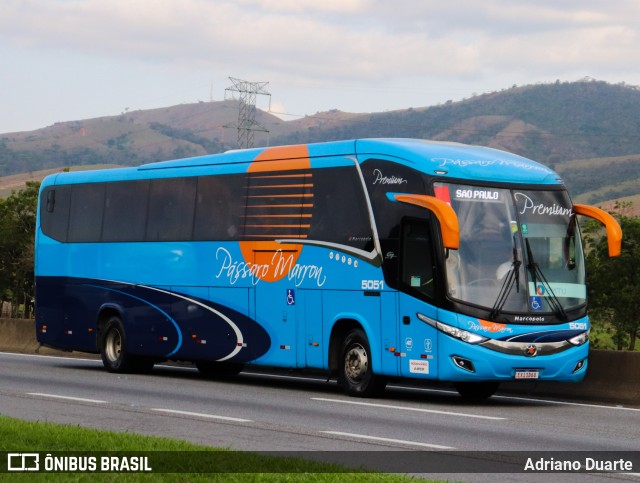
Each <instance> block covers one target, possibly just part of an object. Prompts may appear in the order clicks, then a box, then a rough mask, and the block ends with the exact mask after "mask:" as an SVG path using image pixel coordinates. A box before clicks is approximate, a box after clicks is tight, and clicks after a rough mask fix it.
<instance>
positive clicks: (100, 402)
mask: <svg viewBox="0 0 640 483" xmlns="http://www.w3.org/2000/svg"><path fill="white" fill-rule="evenodd" d="M27 394H28V395H29V396H36V397H48V398H51V399H63V400H65V401H77V402H87V403H94V404H107V403H108V401H102V400H100V399H87V398H84V397H73V396H61V395H59V394H45V393H42V392H28V393H27Z"/></svg>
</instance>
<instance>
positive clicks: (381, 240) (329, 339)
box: [35, 139, 622, 398]
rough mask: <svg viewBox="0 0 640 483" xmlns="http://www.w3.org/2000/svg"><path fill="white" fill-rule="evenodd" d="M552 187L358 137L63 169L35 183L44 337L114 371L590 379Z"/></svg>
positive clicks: (573, 224) (360, 382) (480, 391)
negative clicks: (257, 368)
mask: <svg viewBox="0 0 640 483" xmlns="http://www.w3.org/2000/svg"><path fill="white" fill-rule="evenodd" d="M576 215H586V216H589V217H592V218H596V219H598V220H599V221H600V222H602V223H603V224H604V225H605V226H606V229H607V235H608V240H609V249H610V255H611V256H616V255H618V254H619V251H620V242H621V237H622V234H621V231H620V227H619V225H618V224H617V223H616V222H615V220H614V219H613V218H612V217H611V216H610V215H608V214H607V213H605V212H603V211H602V210H600V209H597V208H593V207H588V206H584V205H578V204H573V203H572V202H571V200H570V198H569V195H568V194H567V191H566V189H565V186H564V185H563V183H562V181H561V180H560V179H559V177H558V175H557V174H556V173H554V172H553V171H552V170H550V169H549V168H547V167H545V166H543V165H541V164H538V163H535V162H533V161H531V160H528V159H525V158H522V157H519V156H515V155H512V154H509V153H505V152H502V151H498V150H494V149H489V148H483V147H477V146H467V145H462V144H455V143H439V142H428V141H422V140H411V139H361V140H353V141H340V142H331V143H321V144H308V145H297V146H282V147H271V148H258V149H251V150H239V151H230V152H227V153H223V154H217V155H207V156H201V157H195V158H189V159H180V160H174V161H164V162H158V163H153V164H147V165H142V166H139V167H133V168H121V169H110V170H101V171H91V172H73V173H60V174H55V175H52V176H49V177H47V178H46V179H45V180H44V181H43V183H42V187H41V193H40V201H39V209H38V223H37V233H36V257H35V274H36V332H37V338H38V340H39V342H40V343H41V344H43V345H46V346H50V347H54V348H58V349H62V350H68V351H82V352H88V353H100V354H101V356H102V360H103V362H104V365H105V367H106V369H107V370H109V371H111V372H135V371H148V370H150V369H151V368H152V367H153V365H154V364H155V363H156V362H159V361H164V360H181V361H192V362H194V363H195V365H196V366H197V367H198V369H199V370H200V371H201V372H203V373H204V374H207V375H214V376H215V375H229V374H235V373H238V372H239V371H240V370H241V369H242V368H243V366H244V365H245V364H255V365H265V366H272V367H285V368H314V369H320V370H324V371H326V372H328V373H332V374H334V375H336V376H337V379H338V381H339V383H340V384H341V385H342V386H343V387H344V389H345V391H346V392H347V393H348V394H350V395H354V396H370V395H373V394H375V393H376V392H378V391H380V390H381V389H383V388H384V386H385V383H386V381H387V380H388V379H390V378H394V377H409V378H417V379H432V380H442V381H451V382H453V383H455V386H456V388H457V390H458V391H459V393H460V394H461V395H463V396H465V397H474V398H481V397H489V396H490V395H491V394H493V393H494V392H495V391H496V389H497V388H498V384H499V383H500V382H501V381H513V380H532V379H537V380H556V381H579V380H581V379H582V378H583V377H584V374H585V371H586V368H587V355H588V348H589V342H588V338H589V337H588V335H589V328H590V326H589V319H588V317H587V310H586V286H585V267H584V257H583V251H582V244H581V239H580V232H579V228H578V224H577V221H576Z"/></svg>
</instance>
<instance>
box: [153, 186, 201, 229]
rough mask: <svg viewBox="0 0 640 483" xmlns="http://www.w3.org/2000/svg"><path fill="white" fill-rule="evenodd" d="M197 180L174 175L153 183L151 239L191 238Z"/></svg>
mask: <svg viewBox="0 0 640 483" xmlns="http://www.w3.org/2000/svg"><path fill="white" fill-rule="evenodd" d="M196 181H197V180H196V178H174V179H159V180H154V181H152V182H151V187H150V193H149V217H148V220H147V237H146V239H147V241H171V240H190V239H191V232H192V228H193V215H194V210H195V198H196Z"/></svg>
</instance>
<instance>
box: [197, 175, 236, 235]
mask: <svg viewBox="0 0 640 483" xmlns="http://www.w3.org/2000/svg"><path fill="white" fill-rule="evenodd" d="M245 185H246V181H245V175H227V176H203V177H201V178H200V179H198V196H197V198H196V218H195V226H194V228H193V239H194V240H234V239H237V238H238V235H239V233H240V229H241V227H240V225H241V224H242V223H243V222H242V220H241V215H242V211H243V210H244V194H245Z"/></svg>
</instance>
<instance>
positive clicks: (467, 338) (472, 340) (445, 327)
mask: <svg viewBox="0 0 640 483" xmlns="http://www.w3.org/2000/svg"><path fill="white" fill-rule="evenodd" d="M416 316H417V317H418V319H420V320H421V321H422V322H425V323H427V324H429V325H430V326H431V327H435V328H436V329H438V330H439V331H440V332H442V333H443V334H447V335H450V336H451V337H453V338H455V339H458V340H461V341H462V342H466V343H468V344H480V343H481V342H484V341H485V340H488V339H487V338H486V337H482V336H481V335H478V334H474V333H473V332H468V331H466V330H462V329H458V328H457V327H453V326H452V325H449V324H444V323H442V322H439V321H437V320H433V319H432V318H431V317H427V316H426V315H423V314H421V313H419V312H418V313H417V314H416Z"/></svg>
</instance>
